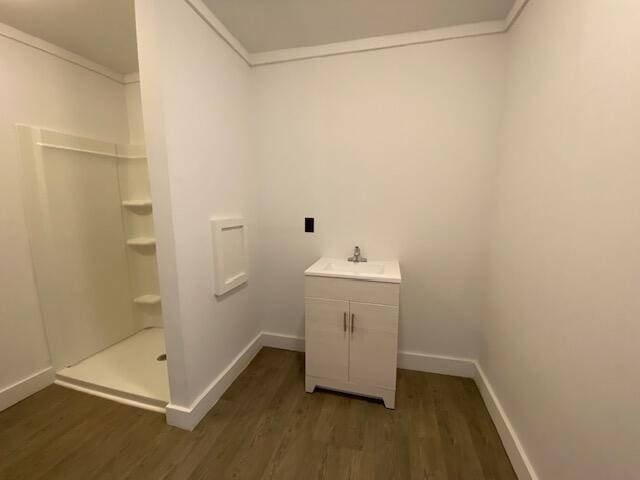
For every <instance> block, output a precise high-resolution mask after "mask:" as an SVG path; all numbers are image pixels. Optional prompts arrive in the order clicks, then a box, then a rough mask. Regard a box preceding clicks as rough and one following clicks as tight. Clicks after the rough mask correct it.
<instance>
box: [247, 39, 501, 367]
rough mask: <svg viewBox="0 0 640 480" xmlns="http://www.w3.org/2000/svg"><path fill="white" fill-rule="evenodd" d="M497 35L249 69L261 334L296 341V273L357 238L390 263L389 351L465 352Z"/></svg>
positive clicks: (491, 140) (475, 299)
mask: <svg viewBox="0 0 640 480" xmlns="http://www.w3.org/2000/svg"><path fill="white" fill-rule="evenodd" d="M504 40H505V39H504V37H503V36H501V35H494V36H486V37H479V38H469V39H461V40H454V41H447V42H438V43H431V44H423V45H415V46H407V47H402V48H394V49H388V50H381V51H374V52H366V53H357V54H349V55H341V56H335V57H328V58H318V59H313V60H305V61H298V62H292V63H283V64H276V65H271V66H261V67H256V68H254V70H253V74H254V78H253V81H254V89H255V95H256V97H255V104H254V113H255V115H256V118H257V120H256V122H257V123H256V135H257V139H258V145H257V153H258V159H259V168H260V170H259V172H260V201H259V205H260V211H259V218H260V242H259V248H260V253H259V258H260V260H261V263H260V264H259V267H260V269H259V270H260V273H261V277H260V281H259V291H260V299H259V303H258V305H259V309H258V310H257V311H256V315H258V316H259V317H260V318H261V320H262V326H263V329H264V330H267V331H273V332H277V333H282V334H288V335H297V336H303V335H304V321H303V314H304V302H303V297H304V282H303V271H304V270H305V269H306V267H308V266H309V265H310V264H311V263H313V262H314V261H315V260H316V259H317V258H318V257H319V256H321V255H328V256H336V257H340V258H346V257H348V256H349V255H350V254H351V253H352V251H353V246H354V245H359V246H360V247H361V248H362V250H363V254H364V255H365V256H367V257H369V258H370V259H398V260H399V261H400V265H401V269H402V276H403V284H402V294H401V296H402V298H401V322H400V348H401V350H410V351H419V352H425V353H431V354H442V355H451V356H460V357H471V358H475V357H476V356H477V353H478V343H479V326H480V322H481V321H482V320H483V317H484V311H485V304H484V298H485V290H484V286H485V278H486V266H487V264H486V260H487V249H488V231H487V222H486V220H487V217H488V215H489V201H490V190H489V188H490V185H491V182H490V178H491V176H492V174H493V166H494V163H495V160H496V156H497V134H498V127H499V119H500V114H501V111H502V110H501V107H502V103H501V100H502V93H503V74H504V71H503V70H504V69H503V66H504V58H505V57H504V53H505V52H504ZM306 216H313V217H315V218H316V233H315V234H309V233H304V228H303V225H304V222H303V219H304V217H306Z"/></svg>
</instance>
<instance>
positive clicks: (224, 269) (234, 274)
mask: <svg viewBox="0 0 640 480" xmlns="http://www.w3.org/2000/svg"><path fill="white" fill-rule="evenodd" d="M211 234H212V237H213V271H214V277H215V278H214V282H215V288H214V291H215V294H216V295H218V296H219V295H224V294H225V293H227V292H229V291H231V290H233V289H234V288H236V287H239V286H240V285H242V284H243V283H246V282H247V281H248V280H249V259H248V254H247V250H248V248H247V226H246V222H245V220H244V218H212V219H211Z"/></svg>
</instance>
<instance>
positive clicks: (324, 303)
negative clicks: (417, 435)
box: [305, 267, 400, 408]
mask: <svg viewBox="0 0 640 480" xmlns="http://www.w3.org/2000/svg"><path fill="white" fill-rule="evenodd" d="M356 268H357V267H356ZM309 270H311V269H309ZM309 270H307V272H305V273H306V275H307V276H306V277H305V345H306V346H305V351H306V353H305V363H306V382H305V386H306V390H307V391H308V392H313V390H314V389H315V387H316V386H319V387H325V388H329V389H333V390H338V391H342V392H348V393H355V394H360V395H366V396H371V397H378V398H382V399H383V400H384V404H385V406H386V407H387V408H394V407H395V392H396V368H397V356H398V305H399V300H400V298H399V297H400V284H399V283H391V282H383V281H372V280H360V279H354V278H344V277H342V278H336V277H329V276H313V275H312V274H309V273H308V272H309ZM398 276H399V270H398Z"/></svg>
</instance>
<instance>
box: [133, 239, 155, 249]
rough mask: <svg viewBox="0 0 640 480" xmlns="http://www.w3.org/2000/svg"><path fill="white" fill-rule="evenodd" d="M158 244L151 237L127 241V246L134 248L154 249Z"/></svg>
mask: <svg viewBox="0 0 640 480" xmlns="http://www.w3.org/2000/svg"><path fill="white" fill-rule="evenodd" d="M155 244H156V239H155V238H151V237H136V238H130V239H129V240H127V245H130V246H132V247H153V246H155Z"/></svg>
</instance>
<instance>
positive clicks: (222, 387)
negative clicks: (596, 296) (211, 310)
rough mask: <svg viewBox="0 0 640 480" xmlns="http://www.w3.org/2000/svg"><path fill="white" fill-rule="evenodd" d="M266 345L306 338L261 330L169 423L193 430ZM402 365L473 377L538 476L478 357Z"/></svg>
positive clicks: (422, 358) (522, 469) (291, 344)
mask: <svg viewBox="0 0 640 480" xmlns="http://www.w3.org/2000/svg"><path fill="white" fill-rule="evenodd" d="M263 346H264V347H273V348H281V349H284V350H293V351H296V352H303V351H304V338H302V337H296V336H294V335H282V334H278V333H273V332H262V333H260V334H258V335H257V336H256V337H255V338H254V339H253V340H252V341H251V342H250V343H249V345H247V346H246V347H245V348H244V350H242V352H240V353H239V354H238V356H237V357H236V358H234V359H233V361H232V362H231V363H230V364H229V365H228V366H227V368H226V369H225V370H224V371H223V372H222V373H221V374H220V375H218V377H217V378H216V379H215V380H214V381H213V382H211V384H210V385H209V387H207V389H206V390H205V391H204V392H203V393H202V394H201V395H200V396H199V397H198V398H197V399H196V400H195V401H194V402H193V403H192V404H191V406H190V407H182V406H180V405H174V404H171V403H170V404H169V405H167V408H166V411H167V423H169V424H170V425H174V426H176V427H179V428H183V429H186V430H193V429H194V428H195V427H196V425H197V424H198V423H199V422H200V420H202V418H203V417H204V416H205V415H206V414H207V412H208V411H209V410H210V409H211V408H212V407H213V406H214V405H215V404H216V402H217V401H218V400H219V399H220V397H221V396H222V394H224V392H225V391H226V390H227V388H229V386H230V385H231V384H232V383H233V381H234V380H235V379H236V378H237V377H238V375H240V373H242V371H243V370H244V369H245V368H246V367H247V365H249V363H250V362H251V360H252V359H253V357H255V356H256V354H257V353H258V352H259V351H260V349H261V348H262V347H263ZM398 367H399V368H405V369H408V370H417V371H421V372H428V373H440V374H444V375H455V376H459V377H466V378H473V379H474V380H475V382H476V384H477V385H478V390H479V391H480V394H481V395H482V398H483V400H484V403H485V405H486V406H487V410H488V411H489V414H490V415H491V418H492V419H493V422H494V423H495V425H496V428H497V430H498V434H499V435H500V438H501V439H502V443H503V445H504V447H505V450H506V452H507V455H508V456H509V459H510V460H511V464H512V465H513V468H514V470H515V472H516V474H517V476H518V478H519V479H520V480H538V477H537V475H536V473H535V471H534V469H533V466H532V465H531V462H530V461H529V458H528V457H527V455H526V453H525V451H524V449H523V448H522V444H521V443H520V440H519V438H518V436H517V435H516V432H515V430H514V429H513V426H512V425H511V422H510V421H509V418H508V417H507V415H506V414H505V412H504V410H503V408H502V406H501V405H500V401H499V400H498V398H497V397H496V395H495V392H494V391H493V388H492V387H491V384H490V383H489V381H488V379H487V377H486V375H485V374H484V372H483V370H482V367H481V366H480V365H479V364H478V362H477V361H476V360H473V359H468V358H457V357H446V356H441V355H430V354H426V353H419V352H406V351H405V352H398Z"/></svg>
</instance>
